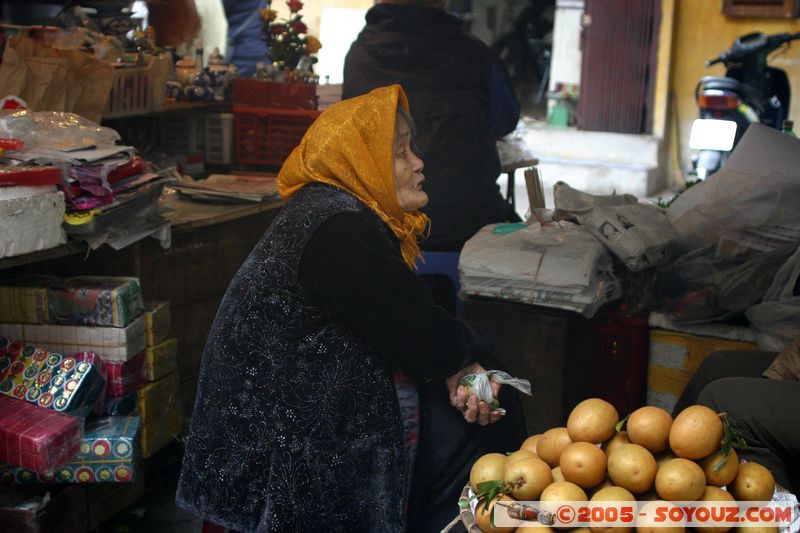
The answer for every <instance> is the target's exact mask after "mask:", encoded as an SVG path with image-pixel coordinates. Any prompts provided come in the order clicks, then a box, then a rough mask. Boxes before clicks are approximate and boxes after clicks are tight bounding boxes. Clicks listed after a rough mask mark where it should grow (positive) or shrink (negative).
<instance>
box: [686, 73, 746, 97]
mask: <svg viewBox="0 0 800 533" xmlns="http://www.w3.org/2000/svg"><path fill="white" fill-rule="evenodd" d="M707 89H717V90H720V91H733V92H735V93H742V92H743V90H744V86H743V85H742V83H741V82H740V81H739V80H735V79H733V78H726V77H723V76H704V77H702V78H700V81H698V82H697V92H698V94H699V92H700V91H701V90H703V91H704V90H707Z"/></svg>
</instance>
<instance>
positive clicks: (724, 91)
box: [689, 32, 800, 180]
mask: <svg viewBox="0 0 800 533" xmlns="http://www.w3.org/2000/svg"><path fill="white" fill-rule="evenodd" d="M795 39H800V32H799V33H778V34H774V35H765V34H764V33H761V32H754V33H748V34H747V35H742V36H741V37H738V38H737V39H736V40H735V41H734V42H733V45H732V46H731V48H730V49H728V50H726V51H724V52H722V53H721V54H719V55H718V56H717V57H715V58H713V59H709V60H708V61H706V62H705V64H706V66H707V67H710V66H711V65H716V64H717V63H722V64H724V65H725V67H726V73H725V76H705V77H703V78H701V79H700V81H698V82H697V86H696V87H695V101H696V102H697V106H698V108H699V111H700V118H698V119H697V120H695V121H694V123H693V124H692V130H691V133H690V135H689V147H690V148H691V149H693V150H699V152H698V153H697V154H696V155H695V156H693V158H692V167H693V168H692V170H691V171H690V174H693V175H696V176H697V178H698V179H701V180H703V179H705V178H707V177H708V176H710V175H711V174H713V173H714V172H716V171H717V170H719V169H720V168H721V167H722V165H723V164H724V163H725V161H727V159H728V156H729V155H730V153H731V151H732V150H733V148H734V147H735V146H736V144H737V143H738V142H739V140H740V139H741V138H742V135H744V132H745V130H747V127H748V126H749V125H750V123H752V122H760V123H761V124H765V125H767V126H770V127H773V128H775V129H778V130H780V129H781V128H782V127H783V121H784V120H786V119H787V118H788V115H789V100H790V96H791V89H790V86H789V79H788V78H787V76H786V72H784V71H783V70H781V69H779V68H775V67H771V66H768V65H767V56H768V55H769V54H770V53H771V52H773V51H774V50H776V49H778V48H780V47H782V46H784V45H786V46H787V47H788V43H790V42H791V41H793V40H795Z"/></svg>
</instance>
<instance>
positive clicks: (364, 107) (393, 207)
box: [278, 85, 429, 268]
mask: <svg viewBox="0 0 800 533" xmlns="http://www.w3.org/2000/svg"><path fill="white" fill-rule="evenodd" d="M398 105H401V106H403V108H404V109H406V110H408V99H407V98H406V94H405V93H404V92H403V88H402V87H400V86H399V85H391V86H389V87H379V88H377V89H374V90H373V91H371V92H370V93H368V94H365V95H363V96H358V97H355V98H349V99H347V100H342V101H341V102H338V103H336V104H334V105H332V106H331V107H329V108H328V109H326V110H325V111H324V112H322V114H320V116H318V117H317V119H316V120H315V121H314V123H313V124H312V125H311V127H310V128H309V129H308V131H307V132H306V134H305V135H304V136H303V139H302V140H301V141H300V144H299V145H298V146H297V147H296V148H295V149H294V150H293V151H292V153H291V154H290V155H289V157H288V158H287V159H286V161H285V162H284V164H283V167H281V170H280V172H279V173H278V192H279V193H280V195H281V197H282V198H283V199H284V200H286V199H289V198H291V196H292V195H293V194H294V193H296V192H297V191H298V190H299V189H301V188H302V187H303V186H305V185H308V184H309V183H327V184H328V185H333V186H334V187H338V188H340V189H344V190H345V191H347V192H349V193H350V194H352V195H353V196H355V197H356V198H358V199H359V200H361V201H362V202H364V203H365V204H366V205H367V206H368V207H369V208H370V209H372V210H373V211H374V212H375V213H376V214H377V215H378V216H379V217H380V218H381V219H382V220H383V221H384V222H386V224H388V225H389V227H390V228H391V229H392V231H393V232H394V234H395V235H397V238H398V239H400V250H401V252H402V254H403V259H404V260H405V262H406V264H407V265H408V267H409V268H414V261H415V259H416V258H417V257H418V256H419V255H420V249H419V244H418V243H417V237H418V236H419V235H420V234H421V233H422V232H423V231H425V229H426V228H427V227H428V223H429V219H428V217H427V216H426V215H424V214H423V213H420V212H419V211H413V212H404V211H402V210H401V209H400V206H399V204H398V203H397V194H396V193H395V185H394V166H393V163H394V155H393V147H394V132H395V121H396V120H397V106H398Z"/></svg>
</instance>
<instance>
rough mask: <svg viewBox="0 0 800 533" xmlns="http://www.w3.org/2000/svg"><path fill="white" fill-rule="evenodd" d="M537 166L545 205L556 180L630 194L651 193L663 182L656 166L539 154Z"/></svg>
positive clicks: (582, 188)
mask: <svg viewBox="0 0 800 533" xmlns="http://www.w3.org/2000/svg"><path fill="white" fill-rule="evenodd" d="M538 166H539V172H540V174H541V177H542V186H543V187H544V192H545V198H546V199H547V206H548V207H552V206H553V185H555V183H556V182H558V181H563V182H565V183H567V184H568V185H569V186H570V187H572V188H573V189H578V190H580V191H584V192H587V193H589V194H596V195H607V194H613V193H617V194H632V195H634V196H636V197H638V198H645V197H648V196H652V195H653V194H655V193H656V192H658V191H661V190H663V189H664V188H665V186H666V183H665V180H664V179H663V175H662V173H661V172H660V170H659V168H658V167H657V166H646V165H623V164H610V163H605V162H600V161H576V160H568V159H556V158H550V157H540V158H539V165H538Z"/></svg>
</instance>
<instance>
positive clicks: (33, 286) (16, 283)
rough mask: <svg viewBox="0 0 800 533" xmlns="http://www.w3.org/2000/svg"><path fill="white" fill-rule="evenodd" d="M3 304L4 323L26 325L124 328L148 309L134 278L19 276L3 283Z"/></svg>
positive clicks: (0, 308) (0, 318)
mask: <svg viewBox="0 0 800 533" xmlns="http://www.w3.org/2000/svg"><path fill="white" fill-rule="evenodd" d="M0 301H2V302H3V303H2V304H0V322H20V323H26V324H74V325H86V326H116V327H123V326H126V325H128V324H129V323H130V322H131V321H132V320H133V319H134V318H136V317H137V316H139V315H140V314H141V313H142V311H143V309H144V302H143V300H142V295H141V289H140V287H139V279H138V278H132V277H108V276H74V277H69V278H60V277H55V276H27V277H19V278H16V279H10V280H5V281H4V282H3V285H2V286H0Z"/></svg>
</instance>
